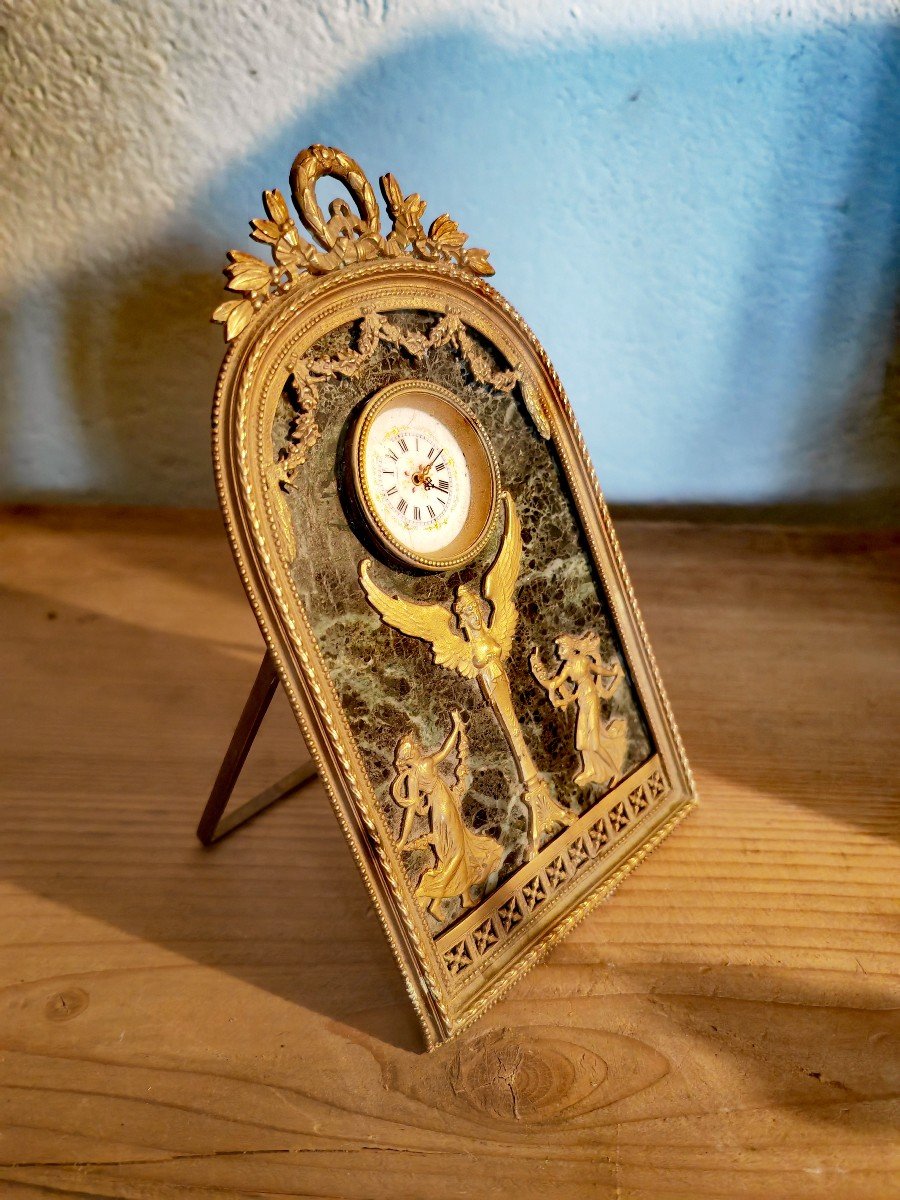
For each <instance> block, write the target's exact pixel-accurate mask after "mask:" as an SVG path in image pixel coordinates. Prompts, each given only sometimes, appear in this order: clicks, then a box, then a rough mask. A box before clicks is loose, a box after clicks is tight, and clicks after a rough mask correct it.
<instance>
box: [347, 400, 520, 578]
mask: <svg viewBox="0 0 900 1200" xmlns="http://www.w3.org/2000/svg"><path fill="white" fill-rule="evenodd" d="M348 452H349V458H348V467H349V478H350V480H351V483H352V486H353V488H354V490H355V496H356V501H357V504H358V508H359V511H360V513H361V515H362V517H363V519H364V520H365V522H366V523H367V525H368V527H369V531H370V534H371V535H372V538H373V539H374V541H375V542H376V543H377V544H378V545H379V546H380V548H382V549H383V550H384V551H385V552H386V554H387V555H388V556H389V557H390V558H394V559H398V560H399V561H400V562H402V563H403V564H405V565H407V566H412V567H418V568H419V569H420V570H423V571H446V570H450V569H452V568H454V567H459V566H462V565H463V564H465V563H467V562H471V561H472V560H473V559H474V558H476V557H477V556H478V554H480V553H481V551H482V550H483V549H484V546H485V543H486V542H487V539H488V538H489V536H490V532H491V528H492V526H493V523H494V519H495V517H496V513H497V497H498V494H499V481H498V478H497V465H496V462H495V461H494V455H493V452H492V450H491V448H490V445H489V443H488V440H487V437H486V435H485V433H484V430H483V429H482V428H481V425H480V424H479V422H478V420H477V418H476V417H475V416H474V414H473V413H471V412H470V411H469V409H468V408H466V406H465V405H464V404H463V403H462V402H461V401H460V400H459V399H458V398H457V397H456V396H455V395H454V394H453V393H452V392H451V391H449V389H447V388H445V387H442V386H441V385H440V384H437V383H431V382H428V381H426V380H412V379H411V380H404V381H403V382H398V383H391V384H388V386H387V387H385V388H382V390H381V391H380V392H378V393H376V395H374V396H373V397H372V398H371V399H370V400H369V401H368V402H367V403H366V404H365V406H364V407H363V409H362V412H361V413H360V414H359V415H358V416H357V418H356V420H355V423H354V425H353V428H352V436H351V437H350V438H349V439H348Z"/></svg>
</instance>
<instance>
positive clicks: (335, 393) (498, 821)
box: [273, 313, 652, 931]
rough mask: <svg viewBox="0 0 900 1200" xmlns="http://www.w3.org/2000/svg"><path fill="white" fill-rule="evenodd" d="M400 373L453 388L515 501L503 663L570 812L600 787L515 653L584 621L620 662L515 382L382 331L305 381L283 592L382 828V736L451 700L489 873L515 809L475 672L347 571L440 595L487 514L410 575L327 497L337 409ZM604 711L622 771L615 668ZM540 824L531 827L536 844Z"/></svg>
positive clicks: (323, 346) (521, 817)
mask: <svg viewBox="0 0 900 1200" xmlns="http://www.w3.org/2000/svg"><path fill="white" fill-rule="evenodd" d="M391 319H392V320H393V321H394V322H395V323H398V324H401V325H404V326H405V327H406V328H412V327H415V328H418V329H425V330H427V329H429V328H430V326H431V324H433V322H434V321H435V320H437V315H436V314H434V315H432V314H423V313H404V314H397V313H394V314H391ZM356 328H357V325H356V323H355V322H354V323H352V324H350V325H346V326H344V327H343V328H341V329H339V330H336V331H335V332H334V333H332V334H329V335H328V336H326V337H325V338H322V339H321V340H320V341H319V342H318V343H316V346H315V348H314V349H313V350H312V351H311V352H310V353H312V354H313V355H314V356H316V357H320V356H324V355H334V354H337V353H338V352H339V351H342V350H346V349H348V348H349V347H351V346H352V345H354V344H355V341H354V339H355V332H356ZM470 332H472V331H470ZM473 336H474V337H476V339H477V340H478V341H479V342H480V344H481V345H482V346H483V347H484V348H486V349H489V350H490V351H491V353H492V354H493V357H494V358H495V361H496V363H497V365H498V366H500V367H503V368H505V367H507V366H508V364H507V363H505V362H504V361H503V360H502V359H501V358H500V357H499V356H498V354H497V352H496V351H495V350H494V349H493V347H489V345H488V343H487V342H485V341H484V340H483V339H481V338H479V337H478V335H477V334H474V333H473ZM407 378H419V379H423V378H424V379H428V380H432V381H434V382H437V383H442V384H444V385H445V386H446V387H449V388H450V389H451V390H452V391H453V392H454V393H455V394H457V395H459V396H460V397H461V398H462V399H463V401H464V402H465V403H466V404H467V405H468V406H469V407H470V408H471V409H472V410H473V411H474V412H475V414H476V415H477V416H478V418H479V419H480V420H481V422H482V424H483V426H484V428H485V430H486V432H487V435H488V437H489V438H490V439H491V442H492V444H493V446H494V449H495V451H496V454H497V459H498V461H499V464H500V473H501V485H502V486H503V487H505V488H507V489H508V490H509V491H510V492H511V494H512V496H513V499H514V501H515V504H516V507H517V509H518V512H519V516H520V518H521V521H522V541H523V555H522V568H521V574H520V583H519V587H518V591H517V594H516V603H517V606H518V609H519V613H520V620H519V626H518V629H517V631H516V636H515V640H514V643H513V649H512V653H511V655H510V658H509V660H508V661H507V663H506V667H507V671H508V674H509V678H510V684H511V687H512V692H513V698H514V702H515V705H516V710H517V713H518V716H519V720H520V723H521V725H522V729H523V733H524V736H525V740H526V742H527V743H528V746H529V748H530V750H531V753H532V755H533V757H534V759H535V762H536V764H537V766H538V768H539V769H540V770H541V771H544V772H546V773H547V775H548V776H549V777H550V779H551V780H552V782H553V785H554V787H555V790H556V797H557V799H558V800H559V801H560V803H561V804H563V805H564V806H565V807H567V808H571V809H572V810H573V811H575V812H583V811H584V810H585V809H586V808H588V807H590V806H591V805H592V804H594V803H596V801H597V800H598V799H600V797H601V796H602V795H603V792H601V791H600V790H599V789H597V788H595V787H591V788H589V789H586V790H582V789H579V788H577V787H575V786H574V784H573V783H572V776H573V775H574V774H575V772H576V771H577V770H578V768H579V758H578V755H577V753H576V751H575V740H574V738H575V708H574V706H572V707H571V708H569V709H568V710H556V709H554V708H553V707H552V706H551V704H550V703H549V701H548V699H547V697H546V694H545V692H544V691H543V689H542V688H540V687H539V686H538V684H537V683H536V681H535V680H534V679H533V677H532V675H531V673H530V670H529V663H528V658H529V654H530V652H531V649H532V647H533V646H538V647H539V648H540V650H541V653H542V655H543V657H544V659H545V661H546V662H547V664H548V665H549V666H551V667H552V665H553V662H554V657H553V640H554V638H556V637H557V636H558V635H559V634H561V633H574V634H582V633H586V632H588V631H590V630H596V631H597V632H598V633H600V635H601V641H602V646H603V651H604V657H605V659H606V660H607V661H611V660H612V659H613V658H617V659H618V660H619V661H620V662H621V663H622V665H623V666H626V664H625V662H624V659H623V658H622V657H621V651H620V647H619V643H618V641H617V639H616V637H615V635H614V631H613V628H612V624H611V620H610V618H609V612H608V609H607V606H606V604H605V601H604V599H603V597H602V594H601V592H600V586H599V583H598V580H597V578H596V576H595V572H594V570H593V567H592V564H591V562H590V559H589V556H588V553H587V550H586V546H585V543H584V540H583V538H582V535H581V532H580V529H579V526H578V523H577V519H576V517H575V514H574V509H573V506H572V504H571V502H570V500H569V497H568V489H567V486H566V483H565V479H564V477H563V475H562V472H561V470H560V468H559V465H558V462H557V459H556V455H555V452H554V450H553V445H552V443H551V442H547V441H545V440H544V439H543V438H541V437H540V436H539V435H538V434H537V432H536V431H535V429H534V426H533V424H532V422H531V419H530V417H529V416H528V413H527V410H526V409H525V406H524V404H523V402H522V400H521V398H520V396H519V390H518V388H516V389H515V391H514V392H513V393H512V394H511V395H503V394H500V393H498V392H494V391H492V390H491V389H490V388H488V387H485V386H481V385H479V384H476V383H475V382H474V381H473V380H472V377H471V375H470V374H469V372H468V369H467V368H466V366H465V363H464V361H463V360H462V358H461V357H460V355H459V354H458V352H457V351H455V350H454V349H453V347H452V346H449V345H447V346H444V347H442V348H441V349H439V350H436V351H430V352H429V353H428V354H427V355H425V356H423V357H422V358H421V359H413V358H411V357H410V356H409V355H408V354H406V353H405V352H404V351H403V350H399V349H396V348H394V347H388V346H386V345H384V343H380V345H379V349H378V351H377V352H376V354H375V355H374V356H373V358H372V360H371V362H370V363H369V364H368V366H367V367H366V368H365V369H364V370H363V371H361V372H360V373H359V374H358V375H356V376H355V377H354V378H352V379H339V380H333V381H329V382H327V383H324V384H323V385H321V387H320V391H319V405H318V408H317V410H316V415H317V419H318V424H319V427H320V429H321V437H320V439H319V441H318V443H317V444H316V446H315V447H314V448H313V450H312V452H311V454H310V457H309V459H308V460H307V462H306V463H305V464H304V466H303V467H301V468H300V470H299V471H298V472H297V473H296V475H295V476H294V480H293V483H294V485H295V486H294V488H293V489H292V490H291V491H289V492H288V493H287V495H288V504H289V508H290V512H291V516H292V521H293V527H294V531H295V537H296V542H297V554H296V556H295V559H294V566H293V575H294V580H295V583H296V586H297V591H298V593H299V595H300V598H301V600H302V601H303V604H304V607H305V608H306V611H307V614H308V616H309V618H310V621H311V624H312V627H313V631H314V633H315V636H316V639H317V641H318V644H319V647H320V649H321V651H322V654H323V656H324V659H325V662H326V664H327V666H328V669H329V671H330V673H331V677H332V679H333V680H334V683H335V685H336V687H337V690H338V692H339V694H340V697H341V700H342V703H343V705H344V709H345V711H346V713H347V716H348V719H349V721H350V725H351V728H352V730H353V733H354V736H355V738H356V741H357V744H358V745H359V748H360V750H361V752H362V756H363V759H364V761H365V762H366V764H367V767H368V771H369V776H370V780H371V782H372V784H373V786H374V788H375V791H376V795H377V796H378V799H379V801H380V803H381V805H382V808H383V810H384V812H385V813H387V814H388V818H389V821H390V822H391V825H392V827H393V829H394V832H395V835H398V834H399V830H400V821H401V817H402V811H401V810H400V809H399V808H398V807H397V806H396V805H395V804H394V802H393V800H392V799H391V798H390V796H389V795H388V787H389V785H390V782H391V779H392V778H393V758H394V751H395V748H396V745H397V742H398V741H399V740H400V737H401V735H402V734H403V733H404V732H405V730H407V729H408V728H409V727H410V726H411V725H412V726H413V727H414V728H415V729H416V732H417V734H418V736H419V738H420V739H421V741H422V742H423V744H424V745H425V747H426V749H429V750H431V749H435V748H436V747H437V746H438V745H440V744H441V743H442V742H443V741H444V739H445V738H446V737H447V735H448V733H449V732H450V728H451V711H452V710H453V709H454V708H458V709H459V710H460V712H461V713H462V715H463V717H464V719H465V721H466V725H467V730H468V734H469V740H470V749H471V764H470V765H471V768H472V772H473V783H472V786H471V788H470V790H469V792H468V795H467V797H466V800H465V803H464V810H463V811H464V816H465V819H466V821H467V823H468V824H469V826H470V827H471V828H473V829H476V830H477V831H479V832H484V833H488V834H490V835H491V836H492V837H495V838H497V839H498V840H499V841H500V842H501V843H502V844H503V846H504V847H505V848H506V850H507V853H506V857H505V859H504V861H503V864H502V866H501V869H500V873H499V878H500V879H503V878H505V877H506V876H507V875H509V874H511V873H512V872H513V871H514V870H515V869H516V868H517V867H519V866H520V865H521V864H522V862H523V861H525V857H526V855H525V851H526V848H527V845H526V843H527V838H526V814H525V810H524V809H523V807H522V806H521V804H520V803H518V801H517V796H518V794H519V784H518V780H517V776H516V773H515V768H514V764H513V760H512V758H511V757H510V754H509V751H508V748H507V745H506V742H505V741H504V738H503V735H502V733H501V732H500V729H499V727H498V725H497V723H496V721H495V719H494V716H493V715H492V713H491V711H490V709H489V708H488V706H487V705H486V704H485V702H484V700H483V698H482V696H481V692H480V691H479V688H478V683H477V681H476V680H467V679H463V678H462V677H461V676H459V675H457V674H456V673H455V672H450V671H448V670H446V669H445V668H443V667H439V666H436V665H435V664H434V663H433V662H432V657H431V652H430V649H429V648H428V646H426V644H425V643H424V642H422V641H420V640H418V639H415V638H410V637H406V636H404V635H403V634H401V633H398V632H397V631H395V630H393V629H391V628H389V627H388V626H386V625H384V624H383V623H382V621H381V619H380V617H379V616H378V614H377V613H376V612H375V611H374V610H373V609H372V608H371V607H370V606H369V604H368V603H367V601H366V598H365V595H364V593H363V591H362V588H361V587H360V585H359V582H358V576H357V570H358V566H359V562H360V560H361V559H362V558H364V557H366V556H371V557H373V563H374V565H373V567H372V576H373V578H375V579H376V580H377V582H378V583H379V584H380V585H381V587H382V588H384V589H385V590H386V591H389V592H394V591H397V592H400V593H402V594H404V595H407V596H409V597H410V598H411V599H415V600H429V601H445V600H446V601H449V600H450V599H451V598H452V595H453V590H454V588H455V586H456V584H457V583H458V582H460V581H462V580H465V581H466V582H471V583H478V582H479V581H480V579H481V576H482V575H483V573H484V571H485V570H486V568H487V567H488V566H489V565H490V563H491V562H492V560H493V556H494V554H495V552H496V549H497V544H498V541H499V536H500V528H499V523H498V528H497V530H496V532H495V534H494V537H493V538H492V540H491V543H490V544H489V546H488V547H487V549H486V551H485V553H484V554H483V556H482V557H481V559H480V560H479V561H477V562H476V563H474V564H472V565H470V566H469V567H466V568H465V569H463V570H462V571H458V572H452V573H449V574H440V575H429V576H422V575H413V574H411V573H407V572H405V571H398V570H395V569H392V568H391V567H390V566H387V565H385V564H384V563H383V562H379V561H378V559H377V558H376V557H375V556H374V555H373V554H372V550H371V548H370V547H369V546H367V545H363V543H362V542H360V541H359V539H358V538H357V537H356V535H355V534H354V533H353V532H352V531H351V530H350V529H349V528H348V525H347V518H346V515H345V511H344V508H343V506H342V500H341V496H340V494H339V483H338V476H339V474H340V470H339V457H338V456H339V443H340V440H341V435H342V433H343V431H344V429H345V426H346V423H347V419H348V417H349V416H350V414H351V413H352V412H353V410H354V409H355V408H356V407H357V406H358V405H359V404H360V402H362V401H363V400H365V399H367V398H368V397H369V396H371V395H372V394H373V393H374V392H376V391H378V390H379V389H380V388H382V387H383V386H385V385H386V384H388V383H392V382H394V381H395V380H399V379H407ZM292 411H293V410H292V408H291V405H290V402H289V400H288V398H287V395H286V396H285V397H284V398H283V399H282V404H281V408H280V410H279V414H278V417H277V419H276V422H275V426H274V429H273V450H274V451H275V452H276V454H277V453H278V451H279V450H280V449H281V448H282V447H283V446H284V445H285V438H286V435H287V430H288V427H289V424H290V418H291V415H292ZM336 468H338V469H336ZM626 670H627V667H626ZM605 716H606V717H610V716H621V717H623V718H625V720H626V721H627V723H628V747H629V748H628V758H627V761H626V764H625V772H626V773H627V772H628V771H630V770H631V769H632V768H633V767H635V766H637V765H638V764H640V763H641V762H644V761H645V760H646V759H647V758H648V757H649V755H650V753H651V751H652V748H651V742H650V738H649V735H648V732H647V728H646V725H645V722H644V720H643V717H642V715H641V712H640V709H639V707H638V704H637V701H636V696H635V693H634V690H633V687H632V685H631V681H630V679H629V678H627V679H624V680H623V681H622V683H621V684H620V685H619V688H618V689H617V691H616V693H615V695H614V696H613V697H612V699H611V700H610V701H609V702H608V703H607V704H605ZM452 765H453V764H452V761H450V762H448V763H445V764H444V771H445V774H446V777H447V779H448V781H449V780H451V779H452ZM416 821H417V824H416V825H415V826H414V827H413V836H416V835H418V834H419V833H424V832H427V824H426V820H425V818H416ZM552 836H553V834H552V833H551V834H550V835H545V839H544V840H545V841H547V840H549V839H550V837H552ZM405 861H406V864H407V868H408V872H409V875H410V878H411V880H412V881H413V883H415V881H416V880H417V879H418V876H419V874H420V872H421V869H422V867H424V866H427V865H430V864H431V863H432V862H433V858H432V856H431V853H430V852H428V851H413V852H411V853H410V854H408V855H406V856H405ZM459 907H460V902H459V901H458V900H454V901H453V902H448V904H447V906H446V918H445V919H444V920H443V921H440V922H438V921H436V920H435V919H434V918H433V917H432V916H431V915H430V914H429V916H428V920H429V922H430V923H431V925H432V927H433V928H434V929H435V931H437V930H440V929H443V928H445V927H446V926H447V925H449V924H450V923H451V922H452V920H453V919H454V918H455V917H456V916H457V915H458V912H459Z"/></svg>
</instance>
